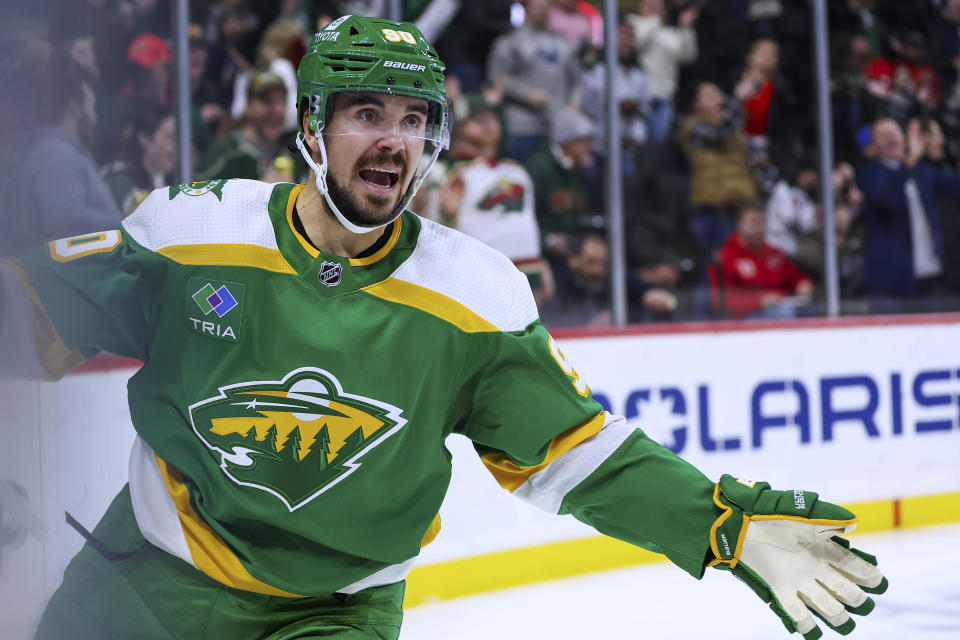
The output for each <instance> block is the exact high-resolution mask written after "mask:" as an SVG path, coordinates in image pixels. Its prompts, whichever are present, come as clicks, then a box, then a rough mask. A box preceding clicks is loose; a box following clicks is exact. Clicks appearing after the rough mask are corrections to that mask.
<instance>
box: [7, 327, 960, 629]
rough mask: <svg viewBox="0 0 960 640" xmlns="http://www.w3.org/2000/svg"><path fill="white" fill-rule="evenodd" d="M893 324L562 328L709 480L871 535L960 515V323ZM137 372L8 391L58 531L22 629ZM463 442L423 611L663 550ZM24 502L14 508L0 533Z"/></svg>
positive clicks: (421, 580)
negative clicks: (757, 490)
mask: <svg viewBox="0 0 960 640" xmlns="http://www.w3.org/2000/svg"><path fill="white" fill-rule="evenodd" d="M882 322H883V323H882V324H881V323H880V321H878V320H877V319H866V320H844V321H841V322H834V323H829V322H818V321H814V322H797V323H780V324H773V325H769V324H766V325H745V324H742V323H740V324H721V325H710V326H709V327H708V328H706V329H705V326H704V325H699V326H684V325H675V326H671V327H667V328H665V329H664V328H656V329H639V330H625V331H610V332H607V333H590V334H584V333H577V332H563V331H558V332H555V333H556V334H557V340H558V343H559V345H560V348H561V349H562V350H563V351H564V353H565V355H566V357H567V360H568V361H569V362H570V363H572V364H573V366H574V367H575V368H576V369H577V371H578V373H579V374H580V376H581V377H582V378H583V379H585V380H586V381H587V383H588V384H589V385H590V387H591V390H592V391H593V393H594V396H595V397H596V398H597V399H598V400H599V401H600V403H601V404H602V405H603V406H604V407H606V408H607V409H609V410H611V411H614V412H617V413H622V414H623V415H625V416H626V417H627V418H628V419H629V420H630V421H631V422H632V423H635V424H636V425H637V426H638V427H641V428H643V429H644V430H645V431H646V432H647V433H648V434H649V435H650V436H651V437H653V438H654V439H657V440H658V441H660V442H662V443H664V444H665V445H667V446H669V447H671V448H672V449H674V450H675V451H676V452H677V453H678V454H679V455H681V456H682V457H684V458H686V459H687V460H689V461H690V462H692V463H693V464H695V465H696V466H698V467H699V468H701V469H702V470H703V471H704V473H706V474H707V475H708V476H709V477H711V478H716V477H718V476H719V475H720V474H722V473H733V474H735V475H738V476H741V477H751V478H756V479H764V480H769V481H770V482H771V483H773V484H774V486H775V487H783V488H789V487H802V488H805V489H810V490H814V491H819V492H821V493H822V494H823V495H824V496H826V497H828V498H829V499H830V500H832V501H836V502H843V503H844V504H849V505H859V507H858V510H859V511H860V514H861V517H862V518H863V525H864V528H866V529H873V530H880V529H887V528H891V527H895V526H914V525H922V524H930V523H933V522H937V521H960V347H958V345H960V316H957V315H949V316H927V317H924V318H918V317H911V318H887V319H884V320H883V321H882ZM131 373H132V369H131V368H130V367H129V364H128V363H127V364H125V363H122V362H118V361H109V360H108V361H100V362H99V363H97V364H94V365H93V366H91V367H88V368H87V372H84V373H76V374H73V375H71V376H69V377H68V378H66V379H65V380H63V381H61V382H59V383H57V384H56V385H51V384H45V383H43V384H41V383H27V382H18V383H9V382H7V381H5V382H4V383H3V385H2V389H0V394H2V397H0V401H2V402H3V403H4V406H7V407H13V408H14V409H13V411H12V413H8V414H7V415H8V419H9V424H8V425H6V427H5V436H6V440H7V444H8V445H9V446H6V447H3V448H2V449H0V470H2V471H0V476H2V477H3V478H7V479H12V480H13V481H14V482H15V483H16V484H17V485H18V487H19V488H18V489H17V491H18V494H20V493H22V494H25V495H26V500H25V501H24V503H23V504H22V505H19V506H20V507H26V508H28V509H29V510H30V511H31V512H32V513H33V514H35V515H36V516H38V517H39V518H41V519H42V520H43V523H44V525H45V526H46V527H47V529H48V531H47V533H46V535H45V537H44V538H43V540H42V541H41V540H39V539H37V538H35V537H34V536H33V535H32V534H30V533H27V532H21V533H20V534H19V537H18V538H17V539H16V540H14V541H12V542H10V543H7V544H6V546H4V547H2V548H0V601H4V602H5V605H4V607H5V608H6V607H7V606H9V607H10V609H9V614H8V613H7V612H6V611H5V612H4V618H8V615H9V616H12V618H11V619H12V620H13V625H14V628H17V624H19V625H20V627H21V628H28V627H29V625H30V624H32V620H33V619H34V618H35V616H36V613H37V612H38V611H39V606H40V604H38V603H41V602H42V601H43V599H44V597H45V596H46V595H48V594H49V593H50V592H51V591H52V589H53V588H55V586H56V585H57V583H58V582H59V579H60V575H62V571H63V568H64V567H65V565H66V563H67V561H68V560H69V558H70V557H71V555H72V554H73V553H75V551H76V550H77V549H78V548H79V547H80V543H81V540H80V537H79V536H78V535H77V534H76V533H75V532H73V530H72V529H70V528H69V527H68V526H67V525H66V523H65V522H64V519H63V511H64V510H69V511H70V512H71V513H72V514H73V515H74V516H76V517H77V518H78V520H80V522H82V523H84V524H85V525H86V526H88V527H92V526H93V525H94V524H95V523H96V521H97V518H98V517H99V515H100V514H101V513H102V512H103V510H104V509H105V508H106V505H107V504H108V503H109V501H110V499H111V498H112V497H113V495H114V494H115V493H116V491H117V490H118V489H119V488H120V487H121V486H122V484H123V482H124V481H125V478H126V465H127V456H128V454H129V448H130V444H131V442H132V439H133V430H132V427H131V425H130V422H129V416H128V412H127V407H126V393H125V385H126V380H127V378H128V377H129V376H130V374H131ZM5 422H6V420H5ZM448 446H449V448H450V449H451V451H452V452H453V454H454V458H455V461H454V476H453V482H452V484H451V488H450V492H449V494H448V499H447V500H446V502H445V504H444V507H443V509H442V511H441V516H442V518H443V531H442V533H441V534H440V536H439V538H438V539H437V541H436V542H434V543H433V544H431V545H430V546H429V547H427V548H426V549H425V550H424V552H423V556H422V562H421V563H420V565H419V567H418V568H417V569H415V570H414V573H413V574H412V575H411V578H410V581H409V589H408V604H410V605H413V604H417V603H420V602H425V601H429V600H431V599H445V598H451V597H456V596H460V595H466V594H469V593H477V592H482V591H490V590H495V589H498V588H502V587H504V586H512V585H516V584H526V583H530V582H535V581H538V580H544V579H550V578H556V577H561V576H568V575H576V574H579V573H586V572H589V571H596V570H599V569H609V568H617V567H624V566H630V565H635V564H641V563H644V562H651V561H655V560H658V559H659V556H655V555H654V554H649V553H647V552H643V551H641V550H637V549H634V548H632V547H629V546H628V545H625V544H623V543H619V542H616V541H610V540H606V539H602V538H598V537H597V536H596V535H595V534H594V533H593V532H592V530H590V529H589V528H587V527H586V526H584V525H582V524H580V523H578V522H576V521H575V520H573V519H572V518H570V517H561V518H557V517H555V516H550V515H547V514H544V513H540V512H538V511H536V510H534V509H533V508H531V507H529V506H527V505H525V504H523V503H521V502H520V501H518V500H515V499H513V498H512V497H511V496H510V495H509V494H507V493H506V492H504V491H502V490H501V489H500V488H499V487H498V486H497V485H496V483H495V482H494V481H493V479H492V478H491V477H490V476H489V475H488V474H487V473H486V471H485V470H484V469H483V467H482V465H480V464H479V461H478V460H477V458H476V455H475V454H474V453H473V451H472V448H471V446H470V444H469V443H468V442H467V441H465V440H464V439H463V438H456V437H455V438H451V439H450V440H449V441H448ZM81 452H82V453H81ZM4 495H6V496H8V498H9V491H7V492H6V493H4V492H0V499H3V498H2V496H4ZM665 499H669V496H665ZM14 511H15V510H14V509H7V508H5V509H3V511H2V518H3V519H4V520H3V522H0V529H3V528H4V527H9V526H11V524H12V516H11V515H10V514H11V513H13V512H14ZM651 517H655V515H653V514H652V515H651ZM27 519H29V516H27ZM31 522H32V524H33V528H34V530H35V531H36V532H37V533H40V532H41V531H42V527H41V526H40V525H39V524H38V523H37V522H36V521H31ZM14 549H15V550H14ZM12 637H14V638H16V637H17V636H16V635H14V636H12Z"/></svg>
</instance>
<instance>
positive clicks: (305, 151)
mask: <svg viewBox="0 0 960 640" xmlns="http://www.w3.org/2000/svg"><path fill="white" fill-rule="evenodd" d="M317 143H318V144H319V146H320V157H321V158H322V159H323V162H322V163H321V164H319V165H318V164H317V163H316V162H314V160H313V154H311V153H310V149H309V148H308V147H307V145H306V143H305V142H304V137H303V133H302V132H301V133H298V134H297V148H298V149H299V150H300V155H302V156H303V159H304V160H306V162H307V166H309V167H310V168H311V169H313V175H314V176H315V177H316V182H317V190H318V191H319V192H320V193H322V194H323V199H324V200H326V201H327V206H328V207H330V211H333V215H334V216H336V218H337V220H339V221H340V224H342V225H343V226H344V228H346V229H347V230H348V231H351V232H353V233H369V232H371V231H376V230H377V229H383V228H384V227H385V226H387V225H388V224H390V223H391V222H393V221H394V220H396V219H397V218H399V217H400V214H401V213H403V208H402V207H400V210H399V211H398V212H396V214H395V215H394V216H393V217H391V218H390V219H389V220H387V221H386V222H384V223H383V224H378V225H373V226H369V227H367V226H360V225H358V224H354V223H352V222H350V221H349V220H347V218H346V217H345V216H344V215H343V214H342V213H340V207H338V206H337V205H336V204H334V202H333V198H331V197H330V190H329V189H328V188H327V165H328V164H329V162H328V161H327V145H325V144H324V143H323V137H322V136H320V135H317Z"/></svg>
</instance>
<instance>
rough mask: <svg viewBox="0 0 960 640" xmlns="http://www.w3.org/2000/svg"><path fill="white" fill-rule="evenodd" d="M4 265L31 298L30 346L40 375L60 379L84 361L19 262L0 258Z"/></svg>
mask: <svg viewBox="0 0 960 640" xmlns="http://www.w3.org/2000/svg"><path fill="white" fill-rule="evenodd" d="M0 262H2V263H3V264H4V265H5V266H7V267H10V268H11V269H13V270H14V272H16V274H17V277H18V278H19V279H20V283H21V284H22V285H23V288H24V289H26V290H27V293H28V294H29V295H30V300H32V301H33V306H34V309H33V327H32V328H33V347H34V350H35V351H36V354H37V361H38V362H39V363H40V366H41V367H42V368H43V375H44V377H45V378H46V379H47V380H50V381H53V380H59V379H60V378H62V377H63V376H65V375H67V374H68V373H70V371H72V370H73V369H75V368H76V367H78V366H80V365H81V364H83V362H84V357H83V355H82V354H81V353H80V351H79V350H77V349H73V350H71V349H70V347H68V346H67V345H66V344H65V343H64V342H63V338H61V337H60V334H59V333H58V332H57V328H56V327H55V326H54V324H53V320H51V319H50V316H49V315H47V312H46V310H45V309H44V308H43V303H42V302H40V296H39V295H38V294H37V290H36V289H34V288H33V284H31V282H30V276H29V275H27V272H26V270H24V269H23V268H22V267H21V266H20V265H19V264H17V263H16V262H13V261H12V260H5V259H3V258H0Z"/></svg>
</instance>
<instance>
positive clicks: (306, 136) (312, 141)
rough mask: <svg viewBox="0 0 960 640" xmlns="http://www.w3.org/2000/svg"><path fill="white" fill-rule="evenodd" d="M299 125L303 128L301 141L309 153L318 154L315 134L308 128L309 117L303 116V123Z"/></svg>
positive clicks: (318, 148)
mask: <svg viewBox="0 0 960 640" xmlns="http://www.w3.org/2000/svg"><path fill="white" fill-rule="evenodd" d="M300 124H301V125H302V126H303V141H304V142H305V143H306V144H307V147H308V148H309V149H310V151H312V152H313V153H319V152H320V143H319V142H318V141H317V134H316V132H315V131H314V130H313V129H311V128H310V116H309V115H308V114H307V113H304V114H303V122H301V123H300Z"/></svg>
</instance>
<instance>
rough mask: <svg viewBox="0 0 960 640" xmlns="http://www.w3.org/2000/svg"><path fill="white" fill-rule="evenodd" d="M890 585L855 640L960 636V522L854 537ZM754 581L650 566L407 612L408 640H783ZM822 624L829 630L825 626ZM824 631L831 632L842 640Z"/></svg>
mask: <svg viewBox="0 0 960 640" xmlns="http://www.w3.org/2000/svg"><path fill="white" fill-rule="evenodd" d="M852 540H853V544H854V546H856V547H858V548H860V549H863V550H865V551H867V552H868V553H872V554H875V555H876V556H877V557H878V559H879V564H880V568H881V569H882V570H883V571H884V573H885V575H886V576H887V578H888V579H889V581H890V588H889V589H888V590H887V592H886V593H885V594H882V595H879V596H874V599H875V600H876V601H877V608H876V609H875V610H874V612H873V613H871V614H870V615H869V616H867V617H864V618H860V617H858V616H854V619H855V620H856V621H857V629H856V630H854V632H853V634H852V635H851V636H849V637H850V638H851V640H947V639H950V640H958V639H960V544H958V543H960V524H952V525H943V526H937V527H925V528H920V529H907V530H898V531H893V532H886V533H875V534H864V535H860V536H856V535H855V536H853V538H852ZM765 607H766V605H764V604H763V603H762V602H761V601H760V600H759V599H758V598H757V597H756V596H755V595H754V594H753V592H752V591H750V590H749V589H748V588H747V587H746V586H744V585H742V584H740V583H739V582H738V581H737V580H735V579H733V578H732V576H730V575H729V574H727V573H724V572H720V571H714V570H710V571H708V572H707V575H706V576H705V577H704V579H703V580H702V581H700V582H697V581H696V580H694V579H692V578H691V577H690V576H688V575H687V574H685V573H683V572H682V571H680V570H679V569H677V568H676V567H673V566H672V565H669V564H665V563H664V564H655V565H646V566H641V567H637V568H632V569H621V570H617V571H608V572H604V573H597V574H591V575H585V576H581V577H576V578H567V579H563V580H557V581H553V582H546V583H540V584H536V585H530V586H526V587H519V588H514V589H509V590H504V591H498V592H494V593H489V594H483V595H477V596H472V597H469V598H461V599H458V600H450V601H446V602H438V603H433V604H427V605H423V606H419V607H413V608H410V609H408V610H407V613H406V618H405V620H404V624H403V632H402V633H401V636H400V637H401V640H453V639H455V640H481V639H482V640H490V639H491V638H496V640H574V639H576V640H598V639H599V640H607V639H611V640H612V639H616V640H620V639H621V638H623V639H637V640H687V639H694V638H696V639H699V638H710V640H777V639H778V638H783V639H784V640H787V639H789V638H795V639H797V640H799V639H800V636H799V635H796V634H793V635H790V634H787V633H786V630H785V629H784V627H783V626H782V624H781V623H780V621H779V619H778V618H777V617H776V616H774V615H773V614H772V613H770V612H767V611H766V610H765ZM821 628H824V627H823V626H822V625H821ZM840 637H841V636H839V635H837V634H834V633H833V632H832V631H830V630H829V629H825V628H824V638H825V639H829V638H840Z"/></svg>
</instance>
